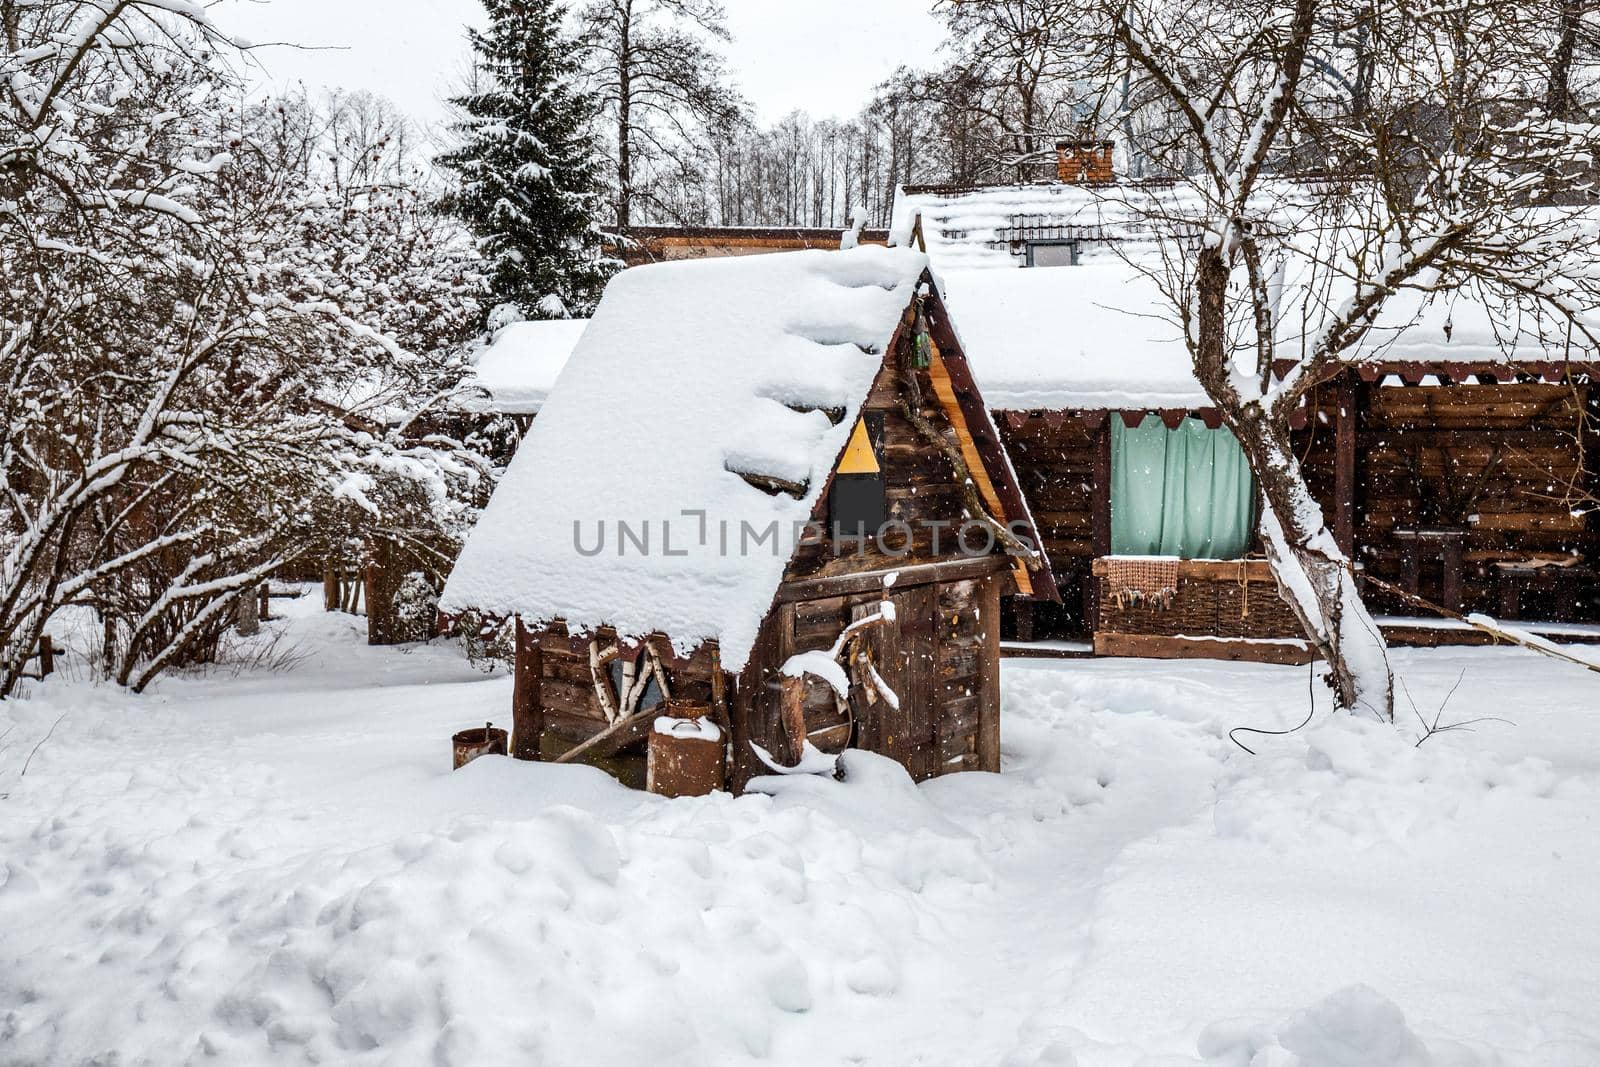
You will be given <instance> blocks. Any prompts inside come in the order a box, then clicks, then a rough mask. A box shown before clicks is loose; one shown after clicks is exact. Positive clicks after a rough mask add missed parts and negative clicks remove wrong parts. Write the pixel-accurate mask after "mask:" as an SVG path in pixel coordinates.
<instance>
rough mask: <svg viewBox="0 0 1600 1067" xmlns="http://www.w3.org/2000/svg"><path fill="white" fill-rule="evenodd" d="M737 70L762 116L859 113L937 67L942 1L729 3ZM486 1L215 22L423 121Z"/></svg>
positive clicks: (304, 73) (268, 63)
mask: <svg viewBox="0 0 1600 1067" xmlns="http://www.w3.org/2000/svg"><path fill="white" fill-rule="evenodd" d="M723 3H724V6H725V7H726V8H727V11H728V28H729V29H730V30H732V31H733V35H734V40H733V43H732V44H731V45H729V46H727V47H726V49H725V52H726V54H727V57H728V61H729V66H730V67H731V68H732V71H733V74H734V77H735V78H736V79H737V81H738V83H739V86H740V88H741V89H742V90H743V91H744V94H745V95H746V96H747V97H749V98H750V100H751V101H753V102H754V104H755V106H756V110H757V115H758V118H759V119H760V120H761V121H763V122H770V121H772V120H774V119H777V118H780V117H782V116H783V115H785V114H787V113H788V112H789V111H792V110H794V109H795V108H803V109H805V110H806V111H809V112H810V113H811V114H812V115H813V116H815V117H817V118H826V117H829V116H833V115H838V116H851V115H854V114H855V113H856V111H857V110H859V108H860V107H861V105H862V103H863V102H864V101H865V100H866V97H867V93H868V91H869V90H870V89H871V88H872V86H874V85H876V84H877V83H878V82H880V81H882V80H883V79H884V78H886V77H887V76H888V75H889V74H890V73H891V72H892V71H893V70H894V68H895V67H896V66H898V65H900V64H902V63H905V64H908V65H911V66H918V65H925V64H927V63H928V62H929V60H930V58H931V55H932V53H933V51H934V50H935V49H936V48H937V47H938V44H939V41H940V37H941V35H940V32H939V26H938V24H937V22H936V21H935V20H934V18H933V17H932V16H931V15H929V14H928V8H929V6H930V3H931V0H723ZM482 13H483V7H482V5H481V3H480V2H479V0H222V3H220V4H219V5H218V6H217V8H216V9H214V12H213V14H214V17H215V18H216V20H217V22H218V23H219V24H221V26H222V27H223V28H224V29H227V30H229V31H230V32H233V33H235V34H237V35H239V36H241V37H244V38H247V39H249V40H250V41H252V42H255V43H264V42H268V41H291V42H294V43H296V44H299V45H305V46H317V47H319V48H322V49H325V50H318V51H301V50H297V49H292V48H264V49H260V50H258V51H257V52H256V53H255V55H256V60H257V62H259V63H260V64H262V65H263V66H264V67H265V68H266V73H267V76H268V77H269V78H270V79H271V80H272V81H273V82H275V83H292V82H294V81H297V80H303V81H305V82H306V83H307V84H308V85H311V86H313V87H316V86H323V85H328V86H341V87H344V88H349V89H370V90H373V91H375V92H378V93H381V94H383V95H384V96H387V97H389V98H390V99H392V100H393V101H394V102H395V103H397V104H399V105H400V107H401V108H402V109H404V110H405V111H406V112H407V113H409V114H411V115H412V116H413V117H415V118H416V119H418V120H420V121H421V122H423V123H431V122H434V121H436V120H437V119H438V118H439V117H440V116H441V115H442V114H443V106H442V104H441V103H440V101H441V100H442V99H443V98H444V97H445V96H446V95H448V93H449V91H450V88H451V84H452V81H453V80H454V79H455V78H456V77H457V75H458V74H459V72H460V71H461V70H462V69H463V67H464V64H465V55H466V45H465V38H464V33H463V29H462V28H463V26H465V25H466V24H468V23H474V22H477V21H478V20H479V19H480V18H481V16H482Z"/></svg>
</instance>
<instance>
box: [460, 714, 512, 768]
mask: <svg viewBox="0 0 1600 1067" xmlns="http://www.w3.org/2000/svg"><path fill="white" fill-rule="evenodd" d="M450 741H451V743H452V747H453V748H454V750H455V766H454V767H453V768H452V769H453V770H458V771H459V770H460V769H461V768H463V767H465V766H466V765H467V764H469V763H471V762H472V761H473V760H475V759H477V758H478V757H479V756H504V755H505V754H506V751H507V748H506V741H507V734H506V732H505V731H504V730H500V729H496V728H495V726H494V725H493V724H492V723H485V724H484V725H483V726H480V727H477V728H476V729H472V730H462V731H461V732H460V733H458V734H456V735H455V736H454V737H452V738H451V739H450Z"/></svg>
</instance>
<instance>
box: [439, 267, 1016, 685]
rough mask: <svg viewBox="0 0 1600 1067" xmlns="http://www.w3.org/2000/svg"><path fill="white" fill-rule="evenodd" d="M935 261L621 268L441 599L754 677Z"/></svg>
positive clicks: (449, 605) (451, 606)
mask: <svg viewBox="0 0 1600 1067" xmlns="http://www.w3.org/2000/svg"><path fill="white" fill-rule="evenodd" d="M927 264H928V260H927V257H926V256H924V255H922V254H921V253H918V252H915V251H911V250H909V249H889V248H874V247H862V248H858V249H854V250H852V251H847V252H824V251H808V252H790V253H780V254H774V255H768V256H757V257H747V258H740V259H718V260H701V261H692V262H681V263H672V264H661V265H655V266H646V267H638V268H635V269H632V270H628V271H624V272H623V273H621V274H619V275H618V276H617V277H616V278H615V279H613V280H612V282H611V284H610V285H609V286H608V287H607V289H606V292H605V296H604V298H603V299H602V300H601V302H600V306H599V309H598V310H597V311H596V313H595V316H594V318H593V320H592V321H591V322H590V325H589V327H588V329H587V330H586V331H585V332H584V334H583V337H582V338H581V340H580V341H579V342H578V345H577V348H576V349H575V351H574V352H573V354H572V358H571V360H570V361H569V363H568V365H567V367H566V369H565V371H563V373H562V375H561V385H560V388H559V389H557V390H555V391H554V392H553V393H552V394H551V396H550V398H549V400H548V402H547V403H546V404H545V406H544V408H543V410H542V411H541V412H540V414H539V418H538V419H537V420H536V421H535V423H534V425H533V428H532V429H531V431H530V432H529V434H528V437H527V438H526V440H525V441H524V445H523V447H522V448H521V449H520V450H519V451H518V453H517V456H516V458H515V460H514V461H513V462H512V464H511V467H510V469H509V470H508V471H507V473H506V476H505V478H504V479H503V480H502V482H501V484H500V486H499V488H498V489H497V491H496V492H495V495H494V498H493V500H491V501H490V503H489V506H488V508H487V509H486V510H485V512H484V515H483V517H482V519H481V521H480V522H479V524H478V526H477V528H476V529H475V530H474V531H473V533H472V535H471V537H470V538H469V539H468V541H467V544H466V547H465V549H464V550H463V552H462V554H461V558H460V560H459V562H458V563H457V564H456V568H455V571H454V573H453V574H452V575H451V576H450V580H449V583H448V584H447V586H446V589H445V592H444V596H443V598H442V602H441V604H442V607H443V608H444V609H445V610H448V611H460V610H467V609H477V610H480V611H484V612H488V613H491V614H496V615H501V616H510V615H513V614H516V615H521V616H522V617H523V618H524V619H526V620H528V621H530V622H538V621H552V620H556V619H560V620H563V621H565V622H566V624H567V625H568V626H569V627H570V628H572V629H573V630H575V631H583V630H593V629H596V628H599V627H601V626H611V627H615V628H616V629H617V630H618V631H619V632H620V633H622V634H624V635H627V636H632V637H639V636H644V635H648V634H652V633H662V634H666V635H668V636H669V637H670V638H671V639H672V641H673V643H674V644H675V645H676V646H677V647H678V648H679V649H680V650H682V651H688V650H689V649H692V648H693V647H695V646H696V645H698V644H700V643H701V642H703V641H706V640H716V641H718V642H719V643H720V648H721V656H722V663H723V666H724V668H725V669H728V670H738V669H739V668H740V667H741V666H742V665H743V664H744V662H745V661H746V659H747V657H748V655H749V653H750V650H751V647H752V645H753V643H754V641H755V639H756V634H757V631H758V629H759V627H760V624H761V621H762V619H763V617H764V616H765V615H766V613H767V610H768V608H769V607H770V605H771V603H772V599H773V596H774V593H775V591H776V590H777V587H778V585H779V583H780V582H781V580H782V577H783V574H784V570H785V567H786V565H787V563H788V561H789V559H790V557H791V555H792V554H793V550H794V547H795V543H796V540H797V537H798V534H799V532H800V530H801V528H802V527H803V526H804V524H805V522H806V521H807V520H808V519H809V518H810V516H811V515H812V513H813V510H814V508H815V506H816V505H817V503H818V501H819V499H820V498H821V495H822V493H823V492H824V491H825V489H826V484H827V479H828V475H829V474H830V472H831V471H832V470H833V467H834V464H835V463H836V461H837V460H838V457H839V456H840V454H841V453H842V451H843V450H844V448H845V444H846V442H847V439H848V437H849V435H850V433H851V431H852V426H853V425H854V423H855V420H856V417H857V415H858V413H859V412H860V410H861V406H862V404H863V402H864V400H865V399H866V396H867V393H868V391H869V389H870V387H871V385H872V383H873V381H874V379H875V377H876V376H877V374H878V372H879V370H880V368H881V366H882V359H883V353H884V352H885V350H886V346H888V345H889V344H890V342H891V340H892V339H893V337H894V335H895V332H896V330H897V328H898V327H899V325H900V323H901V320H902V316H903V315H904V313H905V312H906V310H907V308H908V307H909V306H910V305H911V303H912V300H913V297H914V296H915V294H916V292H917V289H918V286H919V283H920V282H921V280H922V279H923V278H924V272H925V271H926V269H927ZM830 411H831V412H832V413H834V417H832V418H830ZM839 411H842V412H843V418H842V419H839V418H838V417H837V412H839ZM979 414H980V415H981V416H982V417H983V418H984V419H987V415H986V414H984V413H983V412H982V411H981V409H980V411H979ZM744 475H765V476H769V477H773V478H778V479H782V480H784V481H786V482H790V483H801V484H803V485H804V487H805V489H804V492H803V493H801V494H800V495H799V496H798V497H794V496H790V495H788V494H785V493H778V494H776V495H769V494H768V493H766V492H763V491H762V490H761V489H759V488H757V487H755V486H754V485H752V484H751V482H750V481H748V480H747V479H746V477H745V476H744ZM1018 499H1020V494H1019V496H1018ZM602 523H603V524H604V529H605V541H604V544H605V549H604V552H603V554H601V555H586V554H585V550H586V549H589V548H592V546H593V545H594V544H595V543H596V541H597V539H598V537H599V536H600V532H601V527H600V524H602ZM619 525H625V526H626V527H627V528H628V529H629V530H630V531H632V533H633V535H634V537H635V538H636V539H637V538H643V539H644V542H643V543H644V547H643V548H640V547H639V542H638V541H637V540H627V539H626V538H624V537H622V536H620V530H619ZM746 529H748V530H750V531H751V532H752V535H766V534H767V533H768V532H769V531H770V532H771V537H770V538H768V539H765V540H759V541H755V540H752V537H751V536H746V535H745V534H744V532H743V531H745V530H746Z"/></svg>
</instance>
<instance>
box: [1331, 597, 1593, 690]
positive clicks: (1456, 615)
mask: <svg viewBox="0 0 1600 1067" xmlns="http://www.w3.org/2000/svg"><path fill="white" fill-rule="evenodd" d="M1362 580H1363V581H1366V582H1369V583H1371V584H1372V585H1375V586H1377V587H1378V588H1379V589H1382V590H1383V591H1384V592H1385V593H1389V594H1391V595H1392V596H1396V597H1399V598H1400V599H1401V600H1402V601H1403V602H1405V603H1407V604H1410V605H1411V606H1412V607H1415V608H1421V609H1422V610H1423V611H1431V612H1433V613H1435V614H1437V615H1441V616H1443V617H1444V618H1446V619H1454V620H1455V621H1456V622H1459V623H1463V624H1465V625H1467V626H1470V627H1472V628H1473V629H1474V630H1478V631H1481V632H1483V633H1486V634H1488V635H1489V636H1491V637H1493V638H1494V639H1495V641H1496V642H1500V641H1504V642H1505V643H1506V644H1509V645H1520V646H1522V647H1523V648H1525V649H1527V650H1528V651H1530V652H1537V653H1539V655H1541V656H1549V657H1550V658H1551V659H1559V660H1564V661H1565V662H1567V663H1572V664H1576V665H1577V666H1579V667H1582V668H1583V669H1584V670H1586V671H1594V672H1595V673H1596V674H1600V663H1592V662H1590V661H1589V660H1586V659H1583V658H1581V657H1579V656H1574V655H1571V654H1569V653H1566V652H1563V651H1562V650H1561V649H1559V648H1556V647H1554V646H1553V645H1551V644H1548V643H1545V642H1541V641H1538V640H1532V641H1530V640H1529V637H1536V635H1533V634H1522V633H1518V632H1517V631H1515V630H1507V629H1504V628H1502V626H1501V625H1500V623H1499V621H1498V620H1496V619H1491V618H1489V617H1488V616H1479V617H1477V618H1473V617H1472V616H1470V615H1463V614H1461V613H1460V612H1459V611H1452V610H1450V609H1449V608H1447V607H1442V606H1441V605H1438V604H1435V603H1434V602H1433V601H1431V600H1428V599H1426V598H1424V597H1420V596H1418V595H1417V594H1415V593H1411V592H1407V591H1406V590H1404V589H1402V588H1400V587H1399V586H1398V585H1395V584H1393V583H1391V582H1386V581H1384V580H1383V579H1382V578H1375V577H1373V576H1372V575H1370V574H1367V575H1363V576H1362Z"/></svg>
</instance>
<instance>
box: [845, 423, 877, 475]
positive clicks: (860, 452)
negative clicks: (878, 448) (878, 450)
mask: <svg viewBox="0 0 1600 1067" xmlns="http://www.w3.org/2000/svg"><path fill="white" fill-rule="evenodd" d="M880 469H881V468H879V466H878V457H877V456H876V455H874V454H873V451H872V442H871V441H870V440H868V439H867V424H866V422H865V421H864V420H862V419H857V420H856V428H855V431H854V432H852V433H851V434H850V443H849V444H848V445H846V446H845V450H844V458H843V459H841V460H840V461H839V473H840V474H877V473H878V472H879V470H880Z"/></svg>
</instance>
